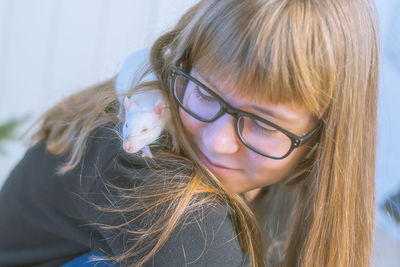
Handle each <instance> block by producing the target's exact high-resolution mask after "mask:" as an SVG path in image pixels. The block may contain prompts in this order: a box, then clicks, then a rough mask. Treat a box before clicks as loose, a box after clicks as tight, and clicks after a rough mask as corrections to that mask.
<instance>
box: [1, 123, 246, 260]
mask: <svg viewBox="0 0 400 267" xmlns="http://www.w3.org/2000/svg"><path fill="white" fill-rule="evenodd" d="M65 160H66V157H65V156H57V155H53V154H51V153H49V152H48V151H47V150H46V149H45V145H44V144H43V143H41V144H38V145H36V146H35V147H32V148H31V149H29V150H28V151H27V153H26V154H25V156H24V158H23V159H22V160H21V161H20V162H19V164H18V165H17V166H16V167H15V168H14V170H13V171H12V173H11V174H10V176H9V177H8V179H7V181H6V182H5V184H4V186H3V188H1V190H0V214H1V216H0V266H22V265H24V266H33V265H35V266H43V267H44V266H60V265H61V264H62V263H65V262H67V261H69V260H71V259H73V258H75V257H77V256H79V255H81V254H84V253H86V252H89V251H95V252H98V253H101V254H104V255H106V256H108V255H119V254H121V253H122V252H123V251H125V250H126V249H128V248H129V246H130V244H131V243H130V242H131V240H133V239H134V238H135V236H132V235H131V234H129V233H128V231H127V230H130V229H132V227H135V226H136V225H129V224H128V226H127V227H126V228H121V229H118V230H106V229H102V228H101V227H99V226H98V225H95V224H93V223H101V224H105V225H111V226H113V225H118V224H121V223H126V222H127V221H128V220H129V219H130V218H131V217H132V216H135V215H136V214H126V213H119V214H116V213H113V214H111V213H107V212H104V211H101V210H99V209H97V208H96V205H97V206H102V207H116V206H118V205H119V204H120V198H119V193H118V190H114V189H113V188H112V187H110V186H107V184H111V185H113V186H117V187H120V188H135V187H136V186H139V185H141V184H142V182H143V179H144V178H145V177H147V175H148V171H149V169H148V167H147V164H146V162H145V161H144V160H143V159H142V158H134V157H133V158H129V157H128V158H127V157H126V154H124V152H123V151H122V150H121V144H120V141H119V140H118V139H117V138H116V135H115V134H114V133H113V132H112V131H111V130H109V129H108V128H101V129H98V130H97V131H95V132H94V133H93V134H92V135H91V137H90V139H89V142H88V146H87V149H86V152H85V155H84V157H83V159H82V161H81V163H80V164H79V166H77V167H76V168H75V169H74V170H72V171H70V172H68V173H67V174H66V175H57V174H56V167H57V166H59V165H60V164H62V163H63V162H64V161H65ZM127 170H130V171H132V170H133V171H134V172H135V175H132V172H129V171H128V172H127ZM205 211H206V212H205V213H206V214H209V215H208V216H205V217H204V218H203V220H200V219H201V218H202V216H201V215H202V213H193V215H192V216H191V217H190V218H189V220H188V221H189V222H192V223H189V224H186V225H185V226H184V227H183V226H179V227H178V228H177V229H175V231H173V233H172V235H171V236H170V238H169V239H168V240H167V242H166V244H165V245H164V246H163V247H162V248H161V249H160V251H159V252H158V253H157V254H156V255H155V257H154V259H152V260H151V261H150V262H151V264H153V263H154V264H153V265H148V266H184V263H185V262H188V265H189V262H190V261H194V260H196V259H197V258H199V259H197V261H195V263H194V264H195V265H197V264H198V265H197V266H213V265H214V263H216V264H218V265H220V266H228V264H226V263H229V265H230V266H231V265H232V266H240V262H241V257H242V254H243V253H242V252H241V250H240V248H239V246H238V243H237V239H236V238H235V236H234V232H235V231H234V229H233V224H232V223H231V221H230V220H229V217H227V216H226V212H225V211H224V210H222V211H221V210H220V209H214V208H213V209H205ZM196 214H197V215H196ZM219 257H223V258H219ZM150 262H149V264H150ZM220 262H222V263H221V264H220Z"/></svg>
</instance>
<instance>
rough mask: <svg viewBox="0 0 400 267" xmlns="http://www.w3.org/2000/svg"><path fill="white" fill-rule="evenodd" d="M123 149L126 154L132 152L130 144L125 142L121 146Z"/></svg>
mask: <svg viewBox="0 0 400 267" xmlns="http://www.w3.org/2000/svg"><path fill="white" fill-rule="evenodd" d="M123 148H124V150H125V151H126V152H131V151H132V145H131V142H129V141H126V142H125V143H124V145H123Z"/></svg>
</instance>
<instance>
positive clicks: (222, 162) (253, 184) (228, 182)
mask: <svg viewBox="0 0 400 267" xmlns="http://www.w3.org/2000/svg"><path fill="white" fill-rule="evenodd" d="M191 76H192V77H195V78H196V79H197V80H199V81H200V82H202V83H203V84H205V85H207V86H208V87H209V88H210V89H212V90H213V91H214V92H215V93H217V94H218V95H220V96H222V98H223V99H224V100H225V101H226V102H227V103H229V104H231V105H232V106H233V107H235V108H238V109H241V110H243V111H246V112H250V113H253V114H256V115H258V116H260V117H262V118H264V119H267V120H269V121H271V122H273V123H275V124H277V125H279V126H280V127H282V128H284V129H286V130H288V131H290V132H292V133H294V134H296V135H298V136H301V134H302V133H307V132H309V131H311V130H312V129H314V128H315V127H316V125H317V120H316V119H315V118H314V116H313V115H312V114H311V113H310V112H309V111H308V110H306V109H304V108H302V107H301V106H298V105H295V104H279V105H277V104H271V103H269V102H268V101H260V102H259V103H257V104H255V103H252V102H251V101H250V100H249V99H246V98H243V97H242V98H238V97H235V96H233V94H232V93H227V92H226V91H227V90H223V88H220V87H218V83H213V84H210V83H209V82H207V81H206V80H205V79H204V77H201V75H199V74H197V73H196V72H194V71H192V72H191ZM262 110H264V111H265V112H262ZM267 114H269V115H267ZM180 117H181V120H182V124H183V126H184V128H185V129H186V131H187V132H188V134H189V137H190V138H191V140H192V141H193V142H194V143H195V145H197V147H198V149H199V150H200V152H201V153H200V155H199V156H200V159H201V160H202V162H203V163H204V164H205V165H206V166H207V167H208V168H209V169H210V170H211V171H212V172H213V173H214V174H215V175H216V176H217V178H218V179H219V180H220V181H221V182H222V183H223V184H224V185H225V186H226V187H227V188H229V189H230V190H232V191H233V192H235V193H245V192H248V191H250V190H253V189H257V188H261V187H264V186H267V185H271V184H273V183H275V182H278V181H280V180H282V179H284V178H285V177H287V176H288V175H289V174H290V173H291V171H292V170H293V169H294V167H295V166H296V164H297V163H298V162H299V161H300V160H301V159H302V158H303V157H304V156H305V154H306V152H307V151H308V150H309V146H310V144H308V143H306V144H305V145H303V146H300V147H299V148H296V149H294V150H293V151H292V152H291V154H290V155H289V156H287V157H286V158H284V159H280V160H276V159H271V158H267V157H264V156H262V155H260V154H258V153H256V152H254V151H252V150H251V149H249V148H247V147H246V146H245V145H244V144H243V143H242V142H241V141H240V139H239V138H238V136H237V134H236V132H235V131H236V130H235V125H234V121H235V118H234V117H233V116H231V115H229V114H224V115H222V116H221V117H220V118H218V119H217V120H216V121H214V122H211V123H205V122H202V121H199V120H197V119H196V118H194V117H192V116H191V115H189V114H188V113H187V112H185V111H184V110H183V109H182V108H180Z"/></svg>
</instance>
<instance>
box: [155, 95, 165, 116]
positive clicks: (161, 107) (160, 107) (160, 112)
mask: <svg viewBox="0 0 400 267" xmlns="http://www.w3.org/2000/svg"><path fill="white" fill-rule="evenodd" d="M164 110H165V104H164V103H163V102H162V101H161V100H157V102H156V104H155V105H154V112H155V113H156V114H157V115H158V118H160V119H161V117H162V116H163V115H164Z"/></svg>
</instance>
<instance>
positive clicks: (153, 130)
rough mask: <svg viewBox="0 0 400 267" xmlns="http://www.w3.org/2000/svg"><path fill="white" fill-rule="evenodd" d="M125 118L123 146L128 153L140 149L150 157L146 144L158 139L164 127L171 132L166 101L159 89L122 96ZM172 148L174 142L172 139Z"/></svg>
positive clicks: (143, 154)
mask: <svg viewBox="0 0 400 267" xmlns="http://www.w3.org/2000/svg"><path fill="white" fill-rule="evenodd" d="M123 107H124V110H125V120H124V123H123V128H122V138H123V148H124V150H125V151H126V152H128V153H136V152H138V151H139V150H141V151H142V157H149V158H152V157H153V155H152V153H151V151H150V149H149V148H148V145H149V144H151V143H153V142H154V141H156V140H157V139H158V137H159V136H160V135H161V133H162V131H163V130H164V129H166V130H168V131H169V132H170V133H171V134H172V138H173V140H174V135H173V129H172V126H171V114H170V111H169V107H168V101H167V99H165V97H164V95H163V94H162V93H161V91H160V90H157V89H155V90H149V91H144V92H138V93H136V94H133V95H132V96H130V97H129V98H128V97H127V96H125V97H124V100H123ZM173 146H174V150H175V148H176V142H175V141H173Z"/></svg>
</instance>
